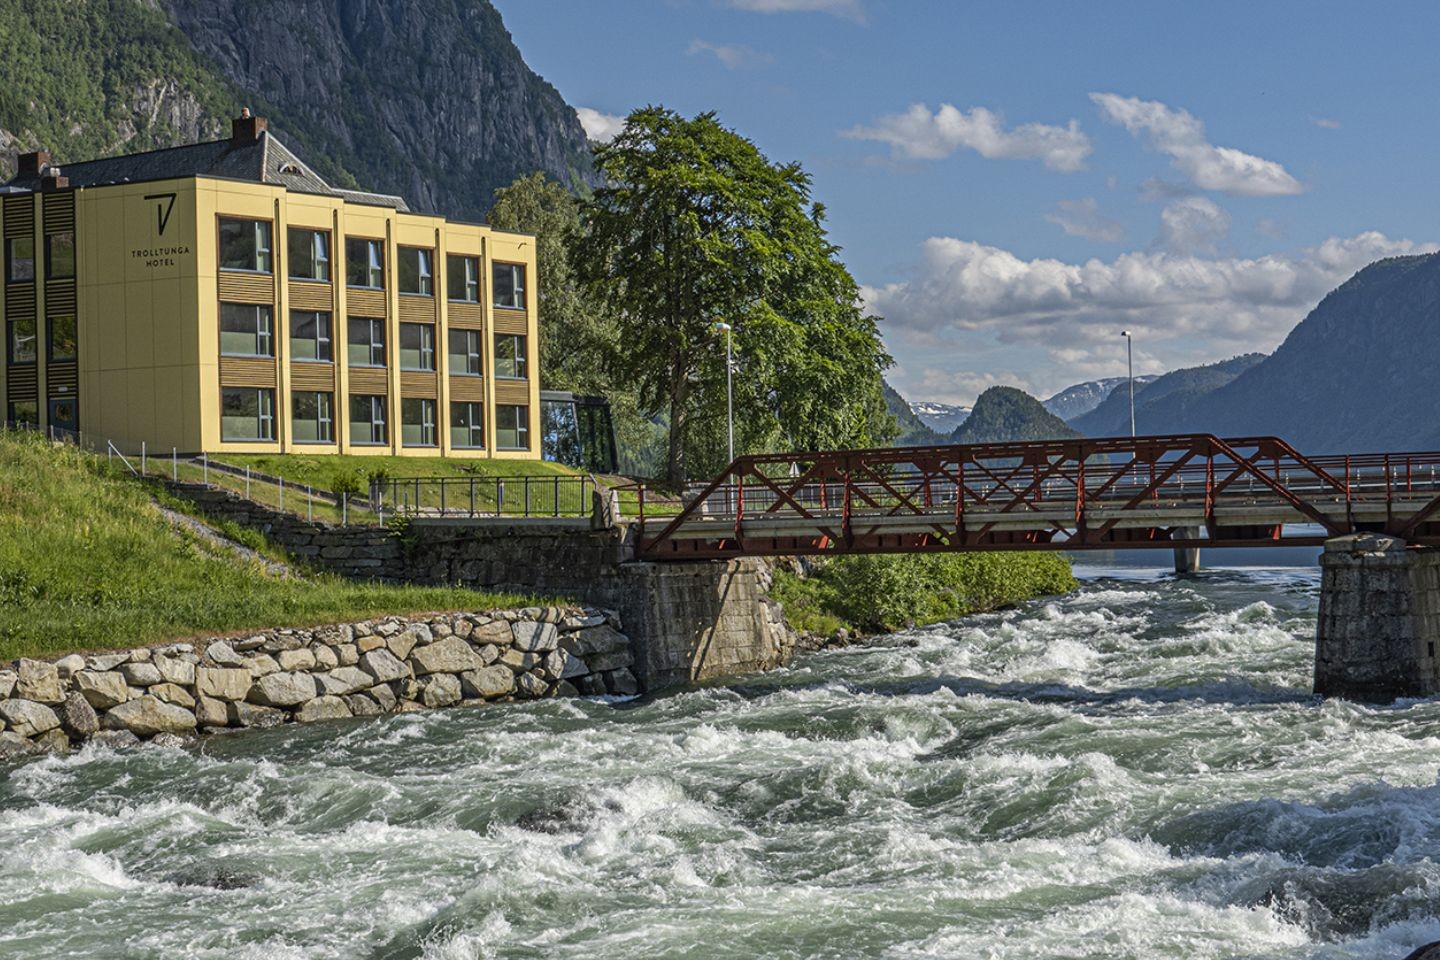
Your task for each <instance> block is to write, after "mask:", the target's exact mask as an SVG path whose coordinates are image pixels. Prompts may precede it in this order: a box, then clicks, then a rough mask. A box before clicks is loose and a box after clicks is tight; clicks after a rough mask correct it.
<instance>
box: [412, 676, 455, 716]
mask: <svg viewBox="0 0 1440 960" xmlns="http://www.w3.org/2000/svg"><path fill="white" fill-rule="evenodd" d="M420 702H421V703H423V704H425V706H427V707H430V708H431V709H432V710H433V709H435V708H436V707H448V706H450V705H451V704H456V703H459V702H460V678H459V677H457V676H455V675H454V674H449V673H437V674H435V675H434V676H432V677H430V678H429V679H427V680H426V681H425V689H424V691H423V692H422V693H421V694H420Z"/></svg>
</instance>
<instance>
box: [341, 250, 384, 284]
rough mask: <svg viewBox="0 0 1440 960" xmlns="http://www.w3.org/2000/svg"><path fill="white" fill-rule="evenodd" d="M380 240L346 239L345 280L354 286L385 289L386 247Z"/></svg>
mask: <svg viewBox="0 0 1440 960" xmlns="http://www.w3.org/2000/svg"><path fill="white" fill-rule="evenodd" d="M381 243H382V241H380V240H360V239H356V238H355V237H347V238H346V239H345V282H346V283H347V284H348V285H350V286H352V287H368V288H370V289H372V290H384V289H385V248H384V247H383V246H381Z"/></svg>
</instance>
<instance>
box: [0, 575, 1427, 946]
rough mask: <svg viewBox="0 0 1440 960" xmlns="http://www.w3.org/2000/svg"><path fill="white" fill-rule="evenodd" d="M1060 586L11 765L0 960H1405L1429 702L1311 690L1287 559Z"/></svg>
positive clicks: (1421, 894)
mask: <svg viewBox="0 0 1440 960" xmlns="http://www.w3.org/2000/svg"><path fill="white" fill-rule="evenodd" d="M1080 572H1081V573H1082V574H1085V577H1084V581H1083V585H1082V587H1081V589H1080V590H1078V591H1077V592H1076V593H1074V594H1072V595H1070V596H1067V597H1064V598H1058V599H1051V600H1045V601H1038V602H1034V603H1030V604H1027V605H1025V606H1023V607H1021V608H1019V609H1016V610H1011V611H1006V612H1003V613H999V614H994V615H988V616H980V617H974V618H968V619H966V620H963V621H959V622H956V623H952V624H946V625H941V626H936V627H931V628H926V629H921V630H915V631H910V632H907V633H904V634H900V635H897V636H895V637H892V638H887V639H886V640H885V641H884V642H883V643H882V644H881V645H879V646H873V647H865V648H852V649H848V650H841V651H832V652H826V653H821V654H815V655H810V656H806V657H802V658H801V659H800V660H799V661H798V662H797V663H796V664H795V665H794V667H793V668H791V669H789V670H784V671H780V672H777V673H774V674H770V675H767V676H763V677H754V678H749V679H747V680H745V681H743V682H738V683H731V684H728V685H722V686H712V687H707V688H701V689H695V690H689V691H685V692H681V693H678V694H672V695H668V696H664V697H659V698H655V699H651V700H640V701H632V702H628V703H622V702H606V701H548V702H542V703H532V704H523V705H522V704H517V705H506V706H493V707H488V708H482V709H475V710H464V709H462V710H451V711H443V712H438V713H431V714H411V715H406V716H398V717H390V718H386V719H383V720H379V721H367V722H347V723H330V724H315V725H313V726H308V727H299V728H296V727H291V728H286V729H282V730H272V731H265V732H259V733H253V734H246V735H241V736H230V737H222V738H215V739H211V740H208V741H206V742H204V743H203V744H201V745H198V746H193V747H190V748H186V749H176V748H147V749H141V750H135V751H130V752H123V753H115V752H109V751H106V750H97V749H86V750H84V751H82V752H80V753H78V754H76V755H73V756H69V757H64V758H49V759H44V760H39V761H34V762H30V763H28V764H24V765H17V766H11V767H8V768H4V769H3V770H0V954H3V955H4V956H17V957H19V956H23V957H51V958H53V957H136V958H139V957H214V958H222V957H223V958H234V957H242V958H244V957H252V958H275V957H282V958H283V957H297V958H299V957H305V958H314V957H336V958H339V957H347V958H348V957H356V958H377V960H378V958H401V957H437V958H440V957H444V958H462V957H464V958H469V957H507V958H509V957H516V958H518V957H526V958H529V957H561V958H564V957H581V958H586V960H590V958H602V957H624V958H631V957H633V958H646V960H650V958H686V960H699V958H707V957H782V958H800V957H834V958H843V957H891V958H919V957H987V958H1046V957H1065V958H1079V957H1086V958H1106V960H1111V958H1155V957H1176V958H1206V957H1294V958H1299V957H1318V958H1341V957H1354V958H1361V957H1364V958H1390V957H1393V958H1396V960H1399V958H1400V957H1403V956H1404V955H1405V954H1406V953H1408V952H1409V950H1410V949H1412V948H1413V947H1414V946H1416V945H1418V944H1420V943H1423V942H1427V941H1430V940H1436V939H1440V920H1437V919H1436V916H1437V913H1440V865H1437V864H1440V786H1437V783H1436V772H1437V766H1440V703H1437V702H1430V701H1422V702H1402V703H1399V704H1396V705H1394V706H1388V707H1382V708H1375V707H1365V706H1358V705H1355V704H1350V703H1344V702H1339V701H1332V702H1321V701H1319V700H1316V699H1315V698H1312V697H1311V696H1310V695H1309V692H1308V691H1309V684H1310V671H1311V656H1312V636H1313V630H1314V623H1315V609H1316V603H1317V592H1318V574H1317V571H1316V570H1315V568H1314V567H1313V566H1312V567H1297V568H1293V569H1274V570H1246V571H1218V572H1210V573H1207V574H1205V575H1203V576H1201V577H1198V578H1190V579H1176V578H1173V577H1170V576H1168V575H1162V574H1161V573H1159V572H1157V571H1134V570H1129V571H1126V570H1111V571H1097V570H1093V569H1092V570H1090V571H1088V572H1087V571H1085V570H1084V569H1083V568H1081V570H1080Z"/></svg>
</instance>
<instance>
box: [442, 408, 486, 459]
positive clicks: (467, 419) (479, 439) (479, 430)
mask: <svg viewBox="0 0 1440 960" xmlns="http://www.w3.org/2000/svg"><path fill="white" fill-rule="evenodd" d="M450 446H452V447H465V448H468V449H475V448H478V447H483V446H485V407H484V406H483V405H481V404H478V403H452V404H450Z"/></svg>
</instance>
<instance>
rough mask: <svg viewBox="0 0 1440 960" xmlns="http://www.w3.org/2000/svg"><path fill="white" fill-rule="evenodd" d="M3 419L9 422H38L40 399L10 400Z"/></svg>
mask: <svg viewBox="0 0 1440 960" xmlns="http://www.w3.org/2000/svg"><path fill="white" fill-rule="evenodd" d="M5 419H6V420H8V421H10V422H11V423H25V424H31V423H39V422H40V401H39V400H12V401H10V406H9V407H8V408H7V409H6V412H5Z"/></svg>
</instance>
